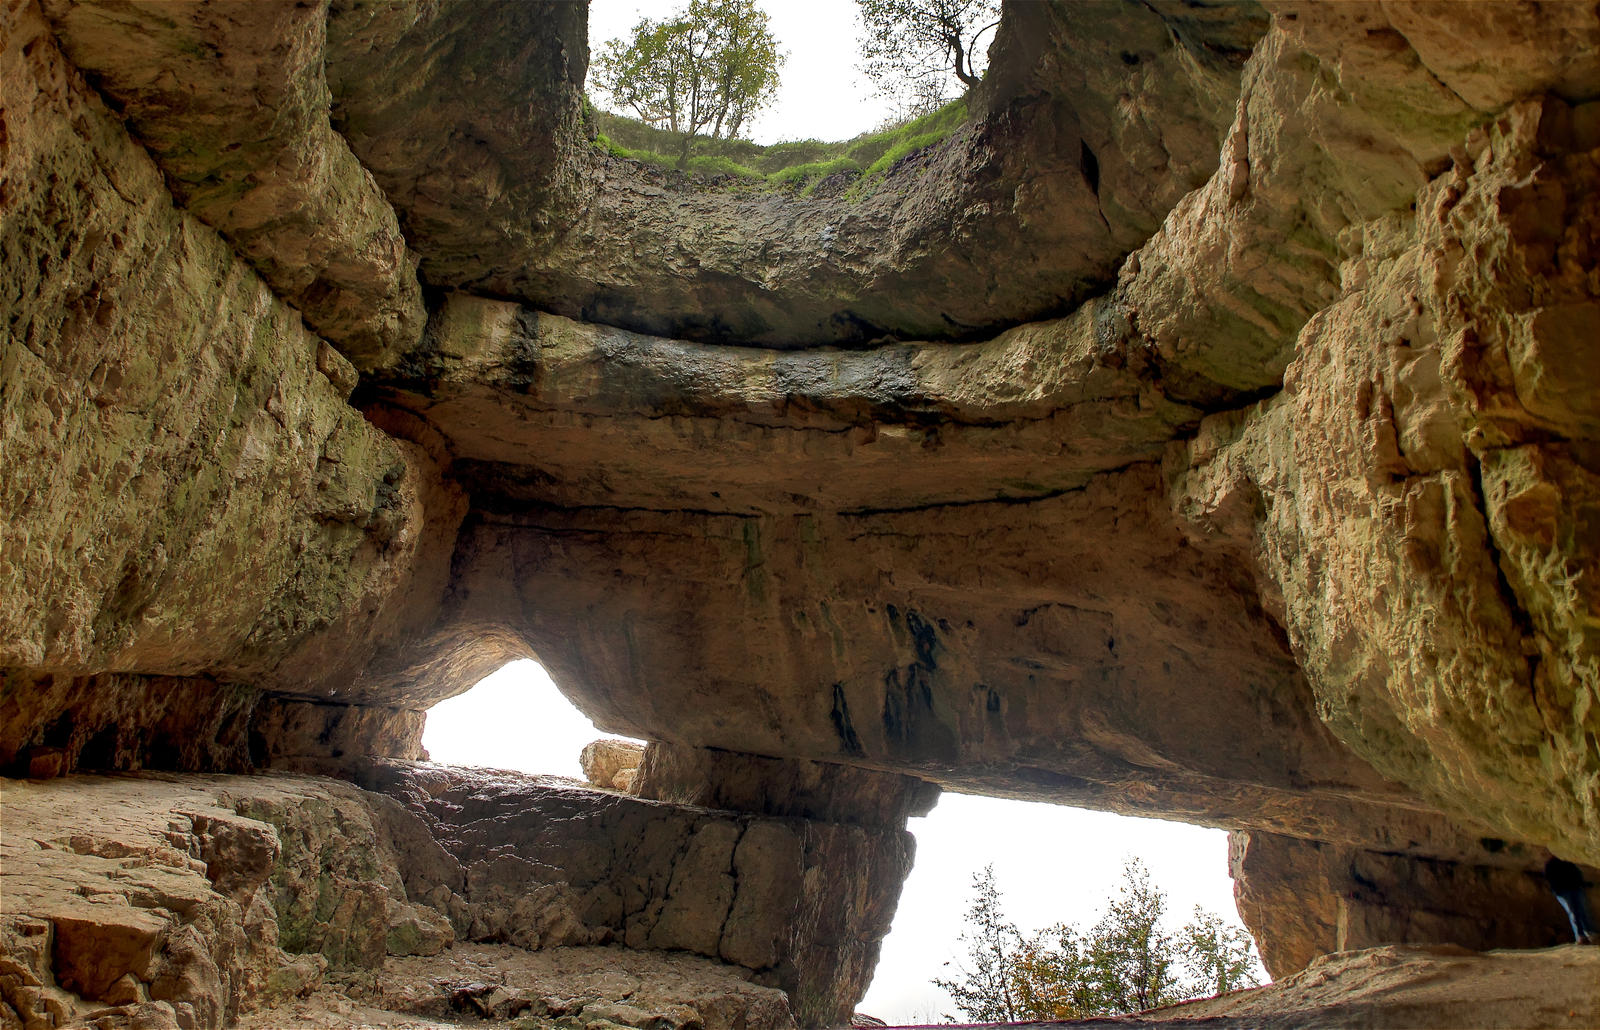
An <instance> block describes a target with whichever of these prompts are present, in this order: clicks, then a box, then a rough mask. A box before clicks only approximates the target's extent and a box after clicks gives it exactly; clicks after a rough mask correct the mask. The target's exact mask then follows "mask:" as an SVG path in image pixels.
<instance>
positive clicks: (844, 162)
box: [584, 100, 967, 196]
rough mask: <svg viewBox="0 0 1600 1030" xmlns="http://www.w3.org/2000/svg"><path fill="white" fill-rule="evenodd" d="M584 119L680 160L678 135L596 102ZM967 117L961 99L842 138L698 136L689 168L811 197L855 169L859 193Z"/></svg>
mask: <svg viewBox="0 0 1600 1030" xmlns="http://www.w3.org/2000/svg"><path fill="white" fill-rule="evenodd" d="M584 118H585V121H586V122H588V123H589V124H591V125H593V126H594V128H595V130H596V134H595V137H594V144H595V146H596V147H599V148H600V149H602V150H605V151H607V152H609V153H611V154H613V155H615V156H617V157H624V158H628V159H630V160H634V161H639V162H642V163H644V164H649V165H657V166H660V167H663V168H676V167H677V166H678V158H677V153H678V146H679V142H678V137H677V136H676V135H674V134H673V133H671V132H667V131H665V130H663V129H657V128H654V127H653V126H650V125H646V124H645V123H643V122H641V121H637V120H636V119H633V118H627V117H625V116H623V115H618V114H612V113H610V112H608V111H601V110H598V109H595V108H593V107H586V108H585V111H584ZM966 120H967V105H966V102H965V101H964V100H956V101H952V102H951V103H949V104H946V105H945V106H944V107H941V108H939V109H938V110H936V111H930V112H929V113H927V114H925V115H922V116H921V117H919V118H913V119H911V120H910V121H908V122H905V123H903V124H900V125H894V126H890V127H889V128H886V129H882V130H880V131H878V132H870V133H864V134H863V135H860V136H857V137H856V138H855V139H849V140H843V141H841V142H838V143H824V142H822V141H820V140H814V139H807V140H793V141H789V142H784V143H774V144H772V145H770V146H762V145H760V144H758V143H751V142H750V141H749V140H740V139H733V140H728V139H710V138H707V137H704V136H697V137H695V139H694V140H693V141H692V142H691V143H690V146H689V155H690V156H689V163H688V169H687V170H688V171H689V172H691V173H694V174H698V175H705V176H713V175H725V176H732V177H734V178H736V179H740V180H744V181H745V182H748V183H749V184H750V185H752V186H761V185H764V186H769V187H772V188H775V189H784V190H790V191H793V192H797V193H799V194H800V195H802V196H809V195H810V194H811V193H812V191H814V190H815V189H816V188H817V186H818V185H820V184H821V183H822V182H823V180H825V179H827V178H828V177H829V176H834V175H839V174H841V173H845V174H854V175H855V176H857V179H856V182H855V184H854V185H853V186H852V187H851V189H852V192H853V193H859V192H860V191H861V189H862V188H863V187H864V186H866V185H867V184H868V183H870V182H871V180H873V179H875V178H877V177H878V176H880V175H882V174H883V173H884V172H886V171H888V170H889V169H890V168H891V167H893V166H894V164H895V163H896V162H897V161H899V160H901V159H902V158H904V157H906V156H907V155H909V154H912V153H915V152H916V151H918V150H922V149H923V148H925V147H931V146H933V145H934V144H936V143H938V142H940V141H941V140H943V139H944V138H945V137H947V136H949V135H950V134H951V133H952V132H954V131H955V130H956V129H957V128H959V127H960V126H961V125H962V124H963V123H964V122H965V121H966Z"/></svg>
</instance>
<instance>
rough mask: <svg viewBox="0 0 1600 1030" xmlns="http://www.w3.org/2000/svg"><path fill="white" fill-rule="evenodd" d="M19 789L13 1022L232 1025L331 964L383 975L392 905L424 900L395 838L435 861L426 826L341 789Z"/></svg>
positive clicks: (81, 781)
mask: <svg viewBox="0 0 1600 1030" xmlns="http://www.w3.org/2000/svg"><path fill="white" fill-rule="evenodd" d="M4 790H5V806H6V835H5V839H4V841H3V843H0V854H3V858H4V862H3V864H0V1017H3V1018H6V1019H8V1020H12V1019H14V1020H15V1023H14V1024H13V1023H12V1022H8V1023H7V1025H18V1026H21V1025H27V1026H29V1027H32V1026H59V1027H69V1026H86V1025H89V1024H90V1021H92V1020H94V1021H97V1020H101V1019H105V1020H108V1022H106V1023H104V1024H101V1023H99V1022H95V1024H94V1025H96V1026H99V1025H105V1026H112V1027H122V1026H130V1025H131V1026H134V1027H152V1028H161V1030H167V1028H178V1027H182V1028H184V1030H193V1028H213V1027H223V1026H230V1025H232V1024H233V1022H234V1020H235V1019H236V1018H237V1016H238V1015H239V1013H240V1011H241V1010H243V1009H247V1008H249V1007H254V1006H259V1005H262V1004H266V1003H270V1002H271V1001H272V1000H274V998H276V997H280V996H282V995H284V994H293V993H296V992H299V991H303V990H309V989H311V988H312V987H314V986H315V985H316V983H317V982H318V981H320V979H321V977H322V975H323V972H324V971H325V970H327V969H330V968H331V969H333V970H334V971H336V972H339V971H342V972H344V973H350V972H358V971H363V970H364V971H367V972H368V973H370V972H371V971H372V970H375V969H376V968H377V967H379V966H381V964H382V962H383V959H384V956H385V953H386V951H387V950H388V947H387V945H388V941H389V936H390V921H391V917H392V913H393V912H394V910H396V909H397V908H398V909H405V910H408V912H409V913H410V914H413V918H414V917H415V916H414V914H415V913H416V912H417V910H418V909H419V908H422V907H423V906H418V905H412V904H411V903H409V902H408V901H407V897H406V893H405V890H406V887H405V885H403V884H402V881H401V875H400V873H399V870H398V855H399V854H400V852H398V851H397V848H396V846H395V843H394V842H395V840H396V838H397V837H401V838H402V839H405V843H406V846H407V852H406V854H407V860H408V861H409V862H410V863H411V864H412V865H413V866H418V867H420V866H421V865H422V864H423V863H424V862H425V860H426V852H425V851H422V850H420V849H419V848H418V847H417V840H416V834H418V833H420V834H421V835H422V837H423V838H426V831H424V830H421V829H420V827H417V826H416V825H415V824H416V819H415V817H414V816H410V815H408V814H407V813H406V812H405V811H404V810H402V809H400V807H399V806H398V805H394V804H393V803H392V802H388V801H387V799H382V798H371V799H368V798H365V797H363V795H362V794H361V792H360V791H357V790H355V789H354V788H352V787H349V786H347V785H344V784H338V783H332V782H327V781H323V782H320V783H319V782H316V781H311V780H296V779H289V778H281V777H280V778H254V777H227V776H210V777H193V776H190V777H181V778H180V777H172V776H158V777H150V778H143V779H135V778H117V779H99V778H89V777H69V778H66V779H58V780H52V781H50V782H49V783H27V782H22V781H15V780H8V781H6V782H5V785H4ZM384 805H388V806H389V807H388V808H384V807H383V806H384ZM408 822H409V823H410V824H411V826H412V828H411V829H410V832H409V835H407V823H408ZM434 847H435V850H437V845H435V846H434ZM458 873H459V871H458ZM413 882H414V883H416V884H417V885H419V886H421V885H424V884H425V882H426V881H425V880H414V881H413ZM457 886H459V875H458V882H457ZM426 911H427V912H428V913H430V914H432V915H433V916H434V918H435V919H436V920H438V921H443V917H442V916H438V915H437V913H433V911H432V910H431V909H426ZM444 927H445V930H446V932H448V928H449V924H448V922H447V921H445V922H444Z"/></svg>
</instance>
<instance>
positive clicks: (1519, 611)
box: [1467, 451, 1550, 739]
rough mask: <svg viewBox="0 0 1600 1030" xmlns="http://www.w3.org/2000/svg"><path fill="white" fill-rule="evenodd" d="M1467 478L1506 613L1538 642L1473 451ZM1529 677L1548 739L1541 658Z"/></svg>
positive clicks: (1532, 660)
mask: <svg viewBox="0 0 1600 1030" xmlns="http://www.w3.org/2000/svg"><path fill="white" fill-rule="evenodd" d="M1467 475H1468V477H1469V478H1470V480H1471V482H1472V491H1473V500H1474V504H1475V506H1476V507H1477V509H1478V517H1479V518H1481V519H1482V520H1483V546H1484V549H1485V550H1486V551H1488V552H1489V564H1490V565H1491V566H1492V567H1493V568H1494V577H1495V590H1496V591H1497V592H1498V593H1499V595H1500V600H1501V603H1502V604H1504V605H1505V608H1506V613H1507V615H1509V616H1510V618H1511V623H1512V625H1513V626H1514V627H1515V628H1516V631H1517V635H1518V636H1519V637H1520V638H1521V639H1523V640H1536V639H1538V637H1539V633H1538V631H1537V630H1536V629H1535V628H1534V625H1533V620H1532V618H1531V617H1530V616H1529V615H1528V613H1527V611H1526V610H1524V609H1523V607H1522V604H1521V602H1519V601H1518V599H1517V592H1516V590H1515V589H1514V588H1513V587H1512V585H1511V580H1510V578H1509V577H1507V575H1506V570H1505V564H1506V563H1505V558H1504V556H1503V555H1502V554H1501V553H1500V545H1499V544H1497V543H1496V542H1495V539H1494V527H1493V525H1492V524H1491V523H1490V520H1489V494H1488V491H1487V490H1485V489H1484V485H1483V464H1482V462H1480V461H1479V460H1478V457H1477V455H1475V454H1472V453H1471V452H1470V451H1469V452H1468V453H1467ZM1525 661H1526V668H1527V675H1528V698H1529V700H1530V701H1532V702H1533V709H1534V711H1535V712H1537V713H1538V714H1539V729H1540V732H1541V733H1543V734H1544V735H1545V737H1546V738H1547V739H1549V738H1550V731H1549V730H1548V729H1546V727H1547V726H1548V723H1547V721H1546V717H1545V712H1544V708H1543V707H1542V706H1541V705H1540V704H1539V687H1538V673H1539V655H1538V654H1530V655H1526V656H1525Z"/></svg>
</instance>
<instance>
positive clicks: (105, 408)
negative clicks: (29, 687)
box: [0, 0, 423, 684]
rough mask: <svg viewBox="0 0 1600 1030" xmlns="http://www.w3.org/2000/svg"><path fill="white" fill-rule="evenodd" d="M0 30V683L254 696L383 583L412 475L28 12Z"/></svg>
mask: <svg viewBox="0 0 1600 1030" xmlns="http://www.w3.org/2000/svg"><path fill="white" fill-rule="evenodd" d="M0 16H3V17H4V19H5V24H6V32H5V34H4V37H3V43H0V47H3V48H0V90H3V91H4V97H5V107H6V120H7V140H8V143H7V146H6V149H5V150H4V152H3V154H0V161H3V169H0V170H3V174H4V176H5V179H6V182H7V184H8V185H7V189H6V192H5V195H4V199H3V200H0V276H3V282H4V293H5V297H6V304H5V324H6V332H5V335H4V337H3V338H0V348H3V349H0V362H3V365H0V367H3V369H4V376H5V386H6V403H5V408H4V415H3V416H0V465H3V467H4V468H5V475H4V477H3V479H0V508H3V510H4V511H5V518H4V519H3V520H0V584H3V585H4V598H5V600H4V603H3V604H0V666H6V667H21V668H27V669H33V670H38V671H45V672H52V673H58V674H59V673H66V674H71V675H83V674H90V673H96V672H102V671H115V672H142V673H156V674H164V675H186V674H193V673H200V672H204V673H208V674H211V675H213V676H216V677H218V678H222V679H249V680H251V681H253V682H255V683H257V684H260V683H261V682H262V681H263V680H266V679H268V678H269V677H270V673H271V670H272V669H273V668H274V667H275V666H277V665H278V664H279V663H281V662H283V661H284V659H285V658H286V657H288V656H289V655H290V654H292V653H293V652H294V650H295V649H296V648H297V647H298V646H300V645H302V644H304V643H305V642H306V641H307V640H308V638H310V637H311V636H313V635H314V634H315V633H316V632H318V631H319V630H324V629H326V628H328V627H330V626H332V625H337V624H339V623H340V622H341V621H343V620H350V621H351V622H352V623H354V624H355V625H357V626H361V625H364V623H365V620H367V619H368V618H370V617H371V616H372V613H373V609H375V608H376V607H377V606H378V604H379V602H380V600H381V599H382V598H383V596H384V595H385V594H387V593H388V592H389V591H390V590H391V589H393V588H394V587H395V586H396V584H397V582H399V581H403V580H404V579H405V577H406V575H407V572H408V568H409V566H410V563H411V561H412V559H413V557H414V548H415V546H416V542H417V536H418V530H417V528H416V525H417V522H418V521H419V516H420V511H419V510H418V509H419V506H420V502H419V501H418V495H419V492H420V491H421V490H422V489H423V486H422V484H421V482H419V478H420V477H419V475H418V473H417V472H416V471H415V469H414V466H413V463H412V458H411V457H409V456H408V452H407V451H405V450H403V449H402V448H401V447H399V446H397V445H396V444H395V443H394V442H393V441H392V440H390V439H389V438H388V437H387V436H385V435H384V434H382V433H380V432H378V431H377V430H375V429H374V428H373V427H372V426H371V425H369V424H368V423H367V422H365V421H364V420H363V419H362V418H361V417H360V415H359V414H358V413H357V412H356V411H355V410H354V409H352V408H350V407H349V406H348V405H347V404H346V403H345V397H346V394H347V393H348V384H346V385H344V386H341V385H339V384H340V382H341V381H343V380H344V379H345V378H346V376H347V375H348V372H347V371H340V370H339V369H338V366H340V365H342V364H344V359H343V358H340V357H339V356H338V355H337V354H331V353H327V352H326V345H325V344H322V343H320V342H319V341H318V340H317V338H316V337H314V336H312V335H311V334H310V333H308V332H307V331H306V330H305V328H304V326H303V324H302V323H301V321H300V318H299V316H298V314H297V313H296V312H294V311H293V310H292V309H290V308H288V307H287V306H285V305H284V304H283V303H281V302H280V301H278V300H277V299H276V298H274V296H273V295H272V293H271V292H270V291H269V290H268V288H267V287H266V286H265V285H264V284H263V283H262V281H261V280H260V279H259V278H258V277H257V275H256V274H255V273H254V272H253V271H251V270H250V269H249V267H248V266H247V265H245V264H244V263H243V262H242V261H240V260H239V259H238V258H237V257H235V256H234V254H233V253H232V252H231V251H230V250H229V249H228V247H227V245H226V244H225V243H224V242H223V241H222V240H221V239H220V238H219V237H217V235H216V234H215V232H213V231H212V230H211V229H209V228H207V227H206V226H204V225H202V224H201V223H199V222H198V221H196V220H195V219H194V218H193V217H192V216H189V215H186V214H184V213H182V212H180V211H179V210H177V209H175V208H174V206H173V203H172V199H171V197H170V195H169V194H168V193H167V191H166V188H165V186H164V184H163V179H162V176H161V173H160V172H159V171H158V170H157V168H156V167H155V165H154V164H153V163H152V162H151V161H150V159H149V157H148V156H147V155H146V154H145V153H144V151H142V150H141V149H139V148H138V147H137V146H136V145H135V144H134V143H133V142H132V141H131V140H130V139H129V138H128V136H127V134H126V133H125V132H124V130H123V128H122V126H121V123H120V122H119V121H118V120H117V119H116V118H115V117H113V116H112V115H111V113H110V112H109V111H107V110H106V108H105V107H104V105H103V104H101V103H100V102H99V100H98V99H97V98H95V97H94V95H93V94H92V93H91V92H90V91H89V90H88V88H87V87H86V86H85V85H84V82H83V80H82V78H81V76H80V75H79V73H78V72H77V71H75V70H73V69H72V67H71V66H70V65H68V64H67V63H66V62H65V60H64V59H63V58H62V56H61V55H60V53H59V52H58V51H57V50H56V48H55V45H54V42H53V40H52V38H51V36H50V34H49V29H48V28H47V27H46V25H45V23H44V22H43V20H42V19H41V18H40V17H39V15H38V13H37V11H36V9H34V8H33V7H32V6H31V5H29V4H26V3H23V2H21V0H7V2H6V3H5V5H4V7H3V8H0ZM345 368H346V370H347V369H348V366H347V365H346V366H345ZM330 376H331V378H330ZM352 381H353V380H352Z"/></svg>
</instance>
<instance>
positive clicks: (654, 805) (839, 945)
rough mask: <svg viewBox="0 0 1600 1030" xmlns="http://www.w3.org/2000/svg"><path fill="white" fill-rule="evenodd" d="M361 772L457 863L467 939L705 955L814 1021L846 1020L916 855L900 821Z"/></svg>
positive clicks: (482, 776)
mask: <svg viewBox="0 0 1600 1030" xmlns="http://www.w3.org/2000/svg"><path fill="white" fill-rule="evenodd" d="M362 779H363V782H364V783H365V784H366V785H367V786H368V787H370V788H376V789H378V790H381V791H382V792H384V793H386V794H389V795H392V796H394V797H396V798H398V799H401V800H403V801H404V802H405V803H406V804H407V805H408V807H409V808H410V809H411V810H412V811H414V812H416V813H417V814H419V815H420V816H422V818H423V819H424V820H426V821H427V822H428V824H429V826H430V828H431V830H432V832H433V835H434V836H435V838H437V839H438V840H439V841H440V842H441V843H442V844H443V845H444V847H445V848H446V849H447V850H448V851H449V852H450V854H451V855H452V856H454V857H455V858H456V859H458V860H459V861H460V863H461V867H462V868H463V870H464V871H465V875H466V890H465V895H466V898H467V900H468V902H469V904H468V906H467V907H466V909H465V910H464V912H463V913H462V915H461V916H459V917H458V925H459V924H460V923H461V922H465V923H466V926H465V928H464V933H465V936H467V937H469V938H470V939H472V940H476V941H501V942H508V943H513V944H518V945H521V946H523V947H528V948H550V947H559V946H563V945H592V944H603V943H611V942H617V943H622V944H626V945H627V946H628V947H630V948H649V949H668V950H683V951H690V952H694V953H696V954H700V955H705V956H707V957H710V958H717V959H720V960H722V961H724V962H729V963H732V964H734V965H739V966H744V967H746V968H749V969H751V970H752V971H754V972H755V973H756V980H757V982H760V983H766V984H769V985H773V986H777V987H781V988H782V989H783V990H784V991H786V992H787V993H788V994H789V997H790V999H791V1002H792V1004H793V1006H794V1012H795V1016H796V1018H797V1019H799V1021H800V1022H801V1023H802V1025H806V1026H819V1025H831V1024H832V1023H833V1022H836V1021H838V1020H840V1019H845V1018H848V1017H849V1014H850V1012H851V1010H852V1008H853V1006H854V1004H855V1003H856V1002H857V1001H858V1000H859V999H860V997H861V995H862V994H863V993H864V992H865V990H866V988H867V984H868V983H869V982H870V980H871V978H872V969H873V966H874V964H875V962H876V961H877V951H878V942H879V941H880V940H882V938H883V936H884V934H886V933H888V930H889V923H890V920H891V918H892V917H893V915H894V908H895V903H896V901H897V899H898V898H899V889H900V883H901V881H902V880H903V879H904V877H905V874H906V873H907V872H908V871H909V869H910V865H911V851H912V847H913V841H912V838H911V836H910V835H909V834H907V833H906V832H905V831H904V829H903V824H902V825H901V826H899V827H893V828H869V827H865V826H847V825H839V824H831V823H818V822H812V821H809V820H803V819H771V818H759V817H754V816H750V815H746V814H741V813H734V812H721V811H714V810H710V809H703V808H694V807H688V806H681V805H670V804H664V803H661V802H653V801H645V800H641V799H638V798H630V797H622V796H619V795H617V794H615V793H601V792H595V791H588V790H581V789H575V788H574V787H572V786H568V785H565V784H562V783H561V782H560V781H557V780H541V779H540V778H537V777H529V776H522V775H518V774H514V773H506V772H500V771H493V772H491V771H489V770H473V769H457V768H451V767H448V766H427V765H408V764H406V763H400V762H381V763H372V764H371V765H369V766H368V767H367V768H366V770H365V771H364V773H363V775H362Z"/></svg>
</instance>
